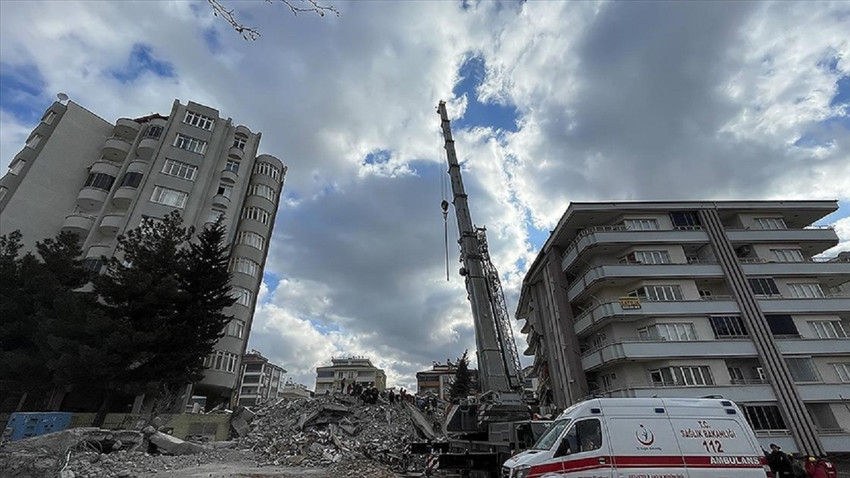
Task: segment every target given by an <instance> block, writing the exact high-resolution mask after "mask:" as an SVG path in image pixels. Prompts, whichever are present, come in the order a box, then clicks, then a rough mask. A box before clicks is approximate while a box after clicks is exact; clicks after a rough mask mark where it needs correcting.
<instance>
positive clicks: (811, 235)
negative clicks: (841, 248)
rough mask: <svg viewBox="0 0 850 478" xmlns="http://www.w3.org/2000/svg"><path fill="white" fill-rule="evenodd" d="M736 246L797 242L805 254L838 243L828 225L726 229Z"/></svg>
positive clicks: (819, 250)
mask: <svg viewBox="0 0 850 478" xmlns="http://www.w3.org/2000/svg"><path fill="white" fill-rule="evenodd" d="M726 235H727V236H728V237H729V240H730V241H732V243H733V244H735V245H736V246H738V245H741V244H754V243H756V244H759V243H760V244H766V243H771V242H773V243H789V242H790V243H799V244H800V246H801V247H802V249H803V253H804V254H805V255H806V256H813V255H815V254H819V253H821V252H823V251H825V250H827V249H829V248H830V247H833V246H834V245H836V244H838V235H836V234H835V231H834V230H833V229H832V228H829V227H823V228H821V227H818V228H815V227H812V228H807V229H727V230H726Z"/></svg>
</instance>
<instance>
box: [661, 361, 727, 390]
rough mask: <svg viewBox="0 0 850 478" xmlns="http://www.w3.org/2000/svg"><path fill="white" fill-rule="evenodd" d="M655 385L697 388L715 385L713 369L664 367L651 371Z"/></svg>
mask: <svg viewBox="0 0 850 478" xmlns="http://www.w3.org/2000/svg"><path fill="white" fill-rule="evenodd" d="M649 377H650V380H652V383H653V385H656V386H662V387H669V386H685V387H695V386H700V385H714V379H713V378H712V376H711V369H710V368H709V367H706V366H682V367H664V368H660V369H655V370H650V371H649Z"/></svg>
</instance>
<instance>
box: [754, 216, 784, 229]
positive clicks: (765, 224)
mask: <svg viewBox="0 0 850 478" xmlns="http://www.w3.org/2000/svg"><path fill="white" fill-rule="evenodd" d="M756 223H757V224H758V225H759V227H760V228H762V229H787V227H786V226H785V220H784V219H782V218H781V217H757V218H756Z"/></svg>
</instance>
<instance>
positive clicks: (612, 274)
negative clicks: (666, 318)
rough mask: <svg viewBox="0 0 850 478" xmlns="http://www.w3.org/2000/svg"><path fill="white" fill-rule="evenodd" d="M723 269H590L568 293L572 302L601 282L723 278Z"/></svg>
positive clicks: (632, 265) (692, 266)
mask: <svg viewBox="0 0 850 478" xmlns="http://www.w3.org/2000/svg"><path fill="white" fill-rule="evenodd" d="M722 277H723V269H721V268H720V265H718V264H642V263H639V262H638V263H623V264H612V265H602V266H597V267H593V268H591V269H589V270H588V271H586V272H585V273H584V274H583V275H582V276H581V277H580V278H579V279H578V280H577V281H573V283H572V285H571V286H570V288H569V291H568V292H567V297H568V299H569V300H570V301H571V302H572V301H574V300H576V299H577V298H579V297H580V296H581V295H582V293H583V292H590V290H589V289H590V288H591V287H592V286H593V285H594V284H596V283H597V282H600V281H607V282H611V281H618V280H619V281H632V280H636V279H660V278H663V279H673V278H689V279H706V278H722Z"/></svg>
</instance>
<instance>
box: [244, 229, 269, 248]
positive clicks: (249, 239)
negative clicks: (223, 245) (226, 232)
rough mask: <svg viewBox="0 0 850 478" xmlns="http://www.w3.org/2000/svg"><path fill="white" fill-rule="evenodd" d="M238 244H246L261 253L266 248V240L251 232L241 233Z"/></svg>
mask: <svg viewBox="0 0 850 478" xmlns="http://www.w3.org/2000/svg"><path fill="white" fill-rule="evenodd" d="M238 242H239V244H245V245H246V246H251V247H253V248H255V249H259V250H261V251H262V250H263V249H265V247H266V238H264V237H263V236H261V235H259V234H257V233H256V232H251V231H242V232H240V233H239V239H238Z"/></svg>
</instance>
